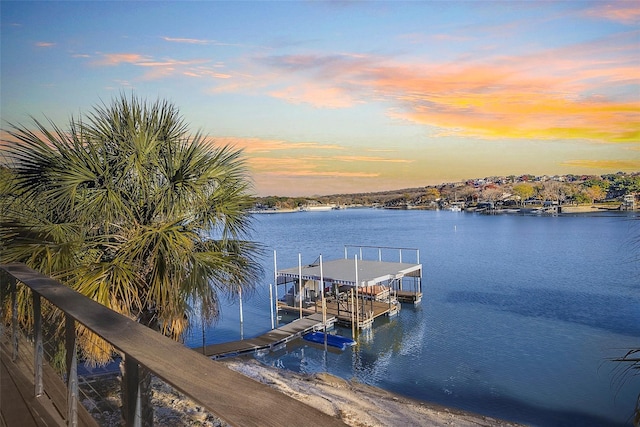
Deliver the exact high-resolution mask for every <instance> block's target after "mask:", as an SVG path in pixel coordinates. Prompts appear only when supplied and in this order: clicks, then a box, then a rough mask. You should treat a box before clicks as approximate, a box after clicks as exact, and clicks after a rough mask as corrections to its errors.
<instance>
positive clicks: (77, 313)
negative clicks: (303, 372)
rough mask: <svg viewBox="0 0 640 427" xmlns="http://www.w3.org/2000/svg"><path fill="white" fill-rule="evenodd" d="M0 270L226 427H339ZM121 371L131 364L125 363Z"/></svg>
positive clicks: (16, 268) (123, 320)
mask: <svg viewBox="0 0 640 427" xmlns="http://www.w3.org/2000/svg"><path fill="white" fill-rule="evenodd" d="M0 270H3V271H5V272H6V273H8V274H9V275H10V276H12V277H13V278H14V279H16V280H18V281H19V282H21V283H23V284H24V285H26V286H27V287H29V288H30V289H31V290H32V291H33V292H34V294H37V295H38V296H39V297H42V298H45V299H46V300H48V301H49V302H50V303H52V304H53V305H55V306H56V307H58V308H59V309H60V310H62V311H63V312H64V313H65V314H66V315H67V316H68V317H70V318H72V319H73V320H75V321H77V322H79V323H81V324H82V325H84V326H86V327H87V328H88V329H90V330H91V331H92V332H94V333H95V334H97V335H99V336H100V337H102V338H103V339H104V340H105V341H108V342H109V343H111V344H112V345H113V346H114V347H115V348H116V349H118V350H119V351H120V352H121V353H123V354H124V357H125V361H128V362H132V361H134V362H136V363H137V364H139V365H141V366H144V367H145V368H146V369H148V370H149V371H151V372H152V373H153V374H154V375H156V376H158V377H159V378H161V379H162V380H164V381H165V382H167V383H168V384H170V385H171V386H173V387H175V388H176V389H177V390H179V391H180V392H182V393H184V394H185V395H187V396H188V397H190V398H191V399H193V400H194V401H196V402H198V403H199V404H201V405H203V406H204V407H205V408H206V409H207V410H208V411H210V412H211V413H213V414H215V415H216V416H218V417H219V418H221V419H222V420H224V421H226V422H227V423H229V424H231V425H238V426H285V425H289V426H291V425H296V426H305V425H308V426H344V425H345V424H344V423H342V421H340V420H339V419H337V418H335V417H332V416H330V415H328V414H325V413H323V412H321V411H319V410H318V409H316V408H313V407H311V406H308V405H306V404H304V403H302V402H299V401H297V400H295V399H293V398H291V397H289V396H287V395H285V394H282V393H280V392H278V391H276V390H274V389H272V388H270V387H269V386H267V385H265V384H262V383H259V382H257V381H254V380H252V379H250V378H248V377H246V376H244V375H242V374H240V373H237V372H235V371H232V370H230V369H228V368H227V367H226V366H224V365H222V364H221V363H219V362H216V361H213V360H211V359H209V358H207V357H205V356H203V355H201V354H198V353H196V352H195V351H192V350H190V349H188V348H186V347H184V346H183V345H182V344H180V343H178V342H176V341H173V340H171V339H169V338H167V337H165V336H163V335H162V334H160V333H158V332H155V331H153V330H151V329H149V328H147V327H145V326H143V325H141V324H139V323H137V322H134V321H132V320H131V319H129V318H127V317H125V316H123V315H121V314H119V313H117V312H115V311H113V310H110V309H109V308H107V307H105V306H103V305H101V304H99V303H97V302H95V301H93V300H91V299H90V298H88V297H85V296H84V295H82V294H80V293H78V292H76V291H74V290H73V289H71V288H69V287H67V286H64V285H62V284H61V283H59V282H57V281H56V280H54V279H52V278H50V277H47V276H44V275H42V274H41V273H39V272H37V271H35V270H33V269H31V268H29V267H27V266H26V265H24V264H19V263H11V264H3V265H0ZM136 363H134V365H135V364H136ZM126 366H131V363H125V367H126ZM134 401H135V400H134ZM125 421H126V423H127V425H136V421H135V420H130V419H129V420H125Z"/></svg>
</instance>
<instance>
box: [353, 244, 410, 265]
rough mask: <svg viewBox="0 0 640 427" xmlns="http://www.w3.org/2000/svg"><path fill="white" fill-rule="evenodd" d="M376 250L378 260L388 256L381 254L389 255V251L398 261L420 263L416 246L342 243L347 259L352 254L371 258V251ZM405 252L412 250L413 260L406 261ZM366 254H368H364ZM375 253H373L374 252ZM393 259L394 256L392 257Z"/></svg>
mask: <svg viewBox="0 0 640 427" xmlns="http://www.w3.org/2000/svg"><path fill="white" fill-rule="evenodd" d="M376 251H377V259H378V261H384V260H386V259H388V258H385V257H384V256H383V255H387V256H390V255H389V253H392V254H396V253H397V260H398V262H403V255H404V259H405V260H404V262H415V263H416V264H420V249H416V248H399V247H393V246H367V245H344V258H345V259H349V258H353V255H352V254H356V255H357V256H358V259H360V260H362V259H370V258H372V255H371V252H376ZM407 252H413V256H412V257H411V258H415V261H414V260H413V259H412V260H411V261H407V255H406V253H407ZM365 255H368V256H365ZM374 255H375V253H374ZM394 260H395V258H394Z"/></svg>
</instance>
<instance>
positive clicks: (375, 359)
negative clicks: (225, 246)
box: [188, 209, 640, 426]
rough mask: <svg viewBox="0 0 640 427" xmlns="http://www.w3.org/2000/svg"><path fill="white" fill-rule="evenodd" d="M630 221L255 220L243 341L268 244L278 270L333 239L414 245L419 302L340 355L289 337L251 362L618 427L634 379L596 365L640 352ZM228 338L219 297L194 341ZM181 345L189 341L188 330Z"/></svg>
mask: <svg viewBox="0 0 640 427" xmlns="http://www.w3.org/2000/svg"><path fill="white" fill-rule="evenodd" d="M633 218H636V217H635V216H634V215H632V214H630V215H599V216H595V215H594V216H586V215H583V216H556V217H546V216H545V217H539V216H515V215H514V216H511V215H498V216H483V215H477V214H469V213H464V212H448V211H437V212H434V211H390V210H374V209H353V210H351V209H350V210H341V211H331V212H305V213H293V214H277V215H258V216H256V219H255V233H254V234H253V237H254V239H255V240H257V241H260V242H262V243H263V244H264V245H265V246H266V247H267V248H268V250H267V256H266V257H265V260H264V265H265V271H266V272H265V279H264V287H263V288H262V289H259V290H258V291H257V292H256V293H255V294H254V295H252V296H251V298H249V299H247V298H245V301H243V307H244V325H243V329H242V334H243V336H244V337H247V338H248V337H252V336H256V335H259V334H261V333H264V332H266V331H267V330H268V329H269V328H270V322H271V321H270V312H269V299H268V298H269V297H268V295H269V294H268V284H269V283H270V282H271V283H272V282H273V268H274V267H273V259H272V253H273V250H276V251H277V257H278V268H286V267H295V266H297V264H298V253H301V254H302V261H303V263H310V262H313V261H314V260H315V259H316V258H317V257H318V255H319V254H322V255H323V257H324V258H325V259H335V258H340V257H342V256H343V254H344V245H345V244H357V245H373V246H401V247H412V248H418V249H420V262H422V264H423V291H424V298H423V301H422V303H421V304H420V305H418V306H416V307H414V306H412V305H403V308H402V311H401V313H400V315H399V316H397V317H394V318H392V319H387V318H384V319H380V320H379V321H377V323H376V324H375V325H374V328H373V329H372V330H370V331H368V332H365V333H362V334H361V335H360V337H359V339H358V342H359V345H358V346H356V347H353V348H352V349H350V350H347V351H345V352H344V353H334V352H328V353H325V352H324V351H322V350H321V349H317V348H315V347H311V346H309V345H307V344H305V343H304V342H302V341H298V342H295V343H294V344H293V345H290V346H288V347H287V349H285V350H282V351H279V352H274V353H271V354H269V355H266V356H262V357H259V359H260V360H261V361H262V362H264V363H266V364H269V365H273V366H277V367H281V368H286V369H290V370H294V371H299V372H305V373H310V372H318V371H328V372H330V373H332V374H335V375H338V376H340V377H343V378H346V379H351V378H357V379H358V380H359V381H361V382H364V383H368V384H372V385H375V386H378V387H381V388H384V389H386V390H389V391H392V392H396V393H400V394H402V395H406V396H409V397H412V398H416V399H420V400H425V401H430V402H436V403H440V404H443V405H447V406H452V407H457V408H461V409H465V410H470V411H474V412H478V413H482V414H486V415H489V416H494V417H500V418H504V419H508V420H513V421H519V422H522V423H526V424H529V425H534V426H618V425H620V426H622V425H631V421H630V416H631V414H632V412H633V408H634V404H635V401H636V398H637V396H638V393H640V378H639V377H635V378H632V377H628V379H627V380H626V381H619V380H620V373H621V370H620V367H618V365H617V364H615V363H613V362H610V361H609V359H610V358H613V357H619V356H622V355H623V354H624V353H625V351H626V349H629V348H637V347H638V346H639V345H640V339H639V338H638V337H640V292H639V291H638V283H639V282H640V262H638V259H639V258H640V254H639V253H638V252H639V251H638V247H637V245H634V239H638V236H639V235H640V228H639V227H640V221H638V220H632V219H633ZM375 254H376V255H377V252H376V253H375ZM387 259H388V258H387ZM388 260H393V259H388ZM403 261H406V262H414V260H412V259H403ZM338 332H339V333H341V334H343V335H346V336H349V335H350V330H339V331H338ZM240 336H241V330H240V324H239V310H238V304H237V303H236V302H229V303H228V304H227V305H225V307H223V315H222V319H221V321H220V322H219V323H218V324H217V325H216V326H215V327H213V328H208V329H207V330H206V331H205V339H206V342H207V343H208V344H209V343H217V342H225V341H232V340H237V339H240ZM188 344H190V345H193V346H199V345H201V344H202V332H201V328H200V326H197V325H194V327H193V335H192V336H191V337H190V338H189V339H188ZM625 378H627V377H625Z"/></svg>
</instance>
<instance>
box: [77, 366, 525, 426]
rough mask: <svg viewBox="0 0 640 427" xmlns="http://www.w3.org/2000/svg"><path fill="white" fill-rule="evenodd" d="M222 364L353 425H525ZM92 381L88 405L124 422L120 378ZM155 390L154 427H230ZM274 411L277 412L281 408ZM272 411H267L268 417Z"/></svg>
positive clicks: (106, 421)
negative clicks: (94, 392) (91, 391)
mask: <svg viewBox="0 0 640 427" xmlns="http://www.w3.org/2000/svg"><path fill="white" fill-rule="evenodd" d="M218 363H222V364H224V365H225V366H227V368H229V369H232V370H234V371H236V372H238V373H241V374H243V375H245V376H247V377H249V378H252V379H253V380H255V381H258V382H261V383H263V384H266V385H268V386H270V387H272V388H274V389H275V390H278V391H279V392H281V393H284V394H286V395H288V396H290V397H292V398H294V399H296V400H299V401H300V402H303V403H305V404H307V405H311V406H314V407H316V408H317V409H319V410H320V411H322V412H324V413H326V414H329V415H331V416H334V417H336V418H339V419H341V420H342V421H343V422H344V423H345V424H346V425H348V426H351V427H389V426H407V427H410V426H416V427H417V426H421V427H444V426H456V427H522V424H518V423H514V422H510V421H504V420H500V419H496V418H492V417H488V416H484V415H480V414H474V413H471V412H467V411H463V410H459V409H454V408H448V407H445V406H441V405H438V404H433V403H429V402H421V401H418V400H414V399H411V398H407V397H403V396H400V395H397V394H394V393H390V392H387V391H385V390H383V389H380V388H377V387H373V386H370V385H367V384H363V383H360V382H358V381H354V380H351V381H346V380H344V379H342V378H338V377H336V376H333V375H331V374H327V373H316V374H299V373H295V372H292V371H287V370H285V369H278V368H274V367H270V366H266V365H263V364H261V363H260V362H258V361H257V360H255V359H254V358H252V357H251V356H241V357H236V358H231V359H224V360H222V361H219V362H218ZM92 383H93V386H92V389H93V390H96V389H97V390H99V392H98V394H97V395H95V396H93V398H88V397H86V396H85V399H84V400H83V405H84V406H85V407H86V408H87V409H88V410H89V412H90V413H92V415H93V416H94V417H95V418H96V421H98V423H99V424H100V425H101V426H103V427H115V426H119V425H120V410H119V409H118V408H119V406H120V396H119V380H118V379H117V377H116V376H109V377H102V378H96V379H94V381H92ZM152 388H153V398H152V403H153V406H154V424H155V425H157V426H162V427H180V426H199V427H227V426H228V425H227V424H226V423H225V422H224V421H222V420H220V419H219V418H217V417H216V416H215V415H213V414H211V413H209V412H207V411H206V410H205V409H204V408H203V407H202V406H200V405H198V404H197V403H195V402H193V401H192V400H191V399H189V398H187V397H186V396H184V395H183V394H181V393H180V392H178V391H176V390H175V389H173V388H172V387H171V386H169V385H167V384H166V383H164V382H163V381H161V380H159V379H157V378H155V379H154V380H153V382H152ZM274 411H275V412H274V414H273V415H274V416H276V414H277V409H276V410H274ZM269 415H270V414H265V417H267V416H269Z"/></svg>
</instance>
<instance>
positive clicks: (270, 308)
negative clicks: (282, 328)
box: [269, 283, 275, 329]
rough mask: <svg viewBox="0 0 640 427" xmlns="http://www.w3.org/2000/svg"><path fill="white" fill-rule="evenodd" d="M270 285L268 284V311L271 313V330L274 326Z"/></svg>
mask: <svg viewBox="0 0 640 427" xmlns="http://www.w3.org/2000/svg"><path fill="white" fill-rule="evenodd" d="M272 286H273V285H272V284H271V283H269V311H271V329H274V328H275V324H274V323H273V289H272Z"/></svg>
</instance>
